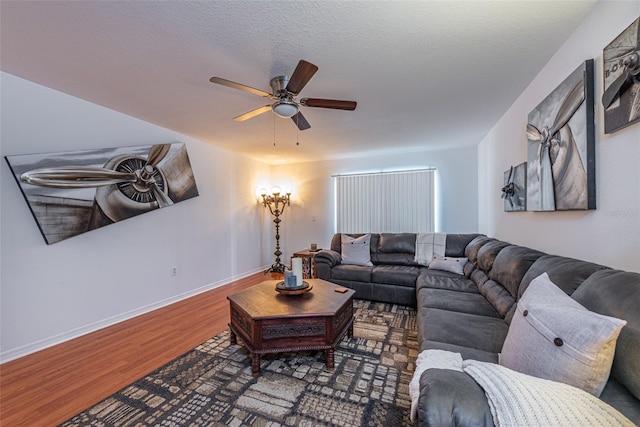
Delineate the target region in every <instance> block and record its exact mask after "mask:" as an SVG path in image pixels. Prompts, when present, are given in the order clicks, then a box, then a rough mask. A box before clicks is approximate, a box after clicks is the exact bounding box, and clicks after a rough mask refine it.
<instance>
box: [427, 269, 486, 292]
mask: <svg viewBox="0 0 640 427" xmlns="http://www.w3.org/2000/svg"><path fill="white" fill-rule="evenodd" d="M422 288H435V289H448V290H451V291H458V292H472V293H476V294H477V293H479V292H480V291H479V290H478V286H476V284H475V283H473V282H472V281H471V280H469V279H467V278H466V277H463V276H460V275H457V274H455V273H449V272H446V271H441V270H427V269H426V268H423V269H422V271H421V273H420V276H418V280H416V290H417V291H418V292H420V289H422Z"/></svg>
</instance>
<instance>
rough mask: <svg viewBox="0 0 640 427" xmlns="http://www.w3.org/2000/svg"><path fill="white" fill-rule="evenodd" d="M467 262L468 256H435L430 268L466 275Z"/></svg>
mask: <svg viewBox="0 0 640 427" xmlns="http://www.w3.org/2000/svg"><path fill="white" fill-rule="evenodd" d="M466 264H467V259H466V258H453V257H439V256H434V257H433V258H432V259H431V262H430V263H429V269H430V270H442V271H450V272H451V273H455V274H460V275H464V266H465V265H466Z"/></svg>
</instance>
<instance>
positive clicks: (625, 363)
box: [315, 233, 640, 426]
mask: <svg viewBox="0 0 640 427" xmlns="http://www.w3.org/2000/svg"><path fill="white" fill-rule="evenodd" d="M354 236H358V235H354ZM415 238H416V235H415V234H412V233H399V234H393V233H392V234H379V235H378V234H373V235H372V238H371V245H370V251H371V261H372V264H373V265H372V266H361V265H345V264H342V263H341V262H340V259H341V256H340V249H341V245H340V234H336V235H335V236H334V237H333V239H332V243H331V249H329V250H324V251H321V252H319V253H318V254H316V256H315V261H316V266H317V275H318V277H319V278H321V279H324V280H328V281H331V282H334V283H338V284H340V285H343V286H347V287H350V288H352V289H354V290H356V298H362V299H368V300H373V301H381V302H388V303H397V304H403V305H409V306H413V307H416V308H417V324H418V341H419V350H420V351H423V350H428V349H436V350H448V351H453V352H457V353H460V354H461V355H462V358H463V359H473V360H479V361H483V362H491V363H497V362H498V353H500V352H501V349H502V346H503V343H504V341H505V338H506V336H507V332H508V330H509V326H510V323H511V320H512V318H513V316H514V313H515V310H516V307H517V302H518V300H519V299H520V298H521V297H522V295H523V293H524V291H525V290H526V289H527V288H528V286H529V284H530V283H531V281H532V280H533V279H535V278H536V277H538V276H540V275H541V274H542V273H545V272H546V273H547V274H548V276H549V278H550V279H551V281H553V283H555V284H556V285H557V286H558V287H560V288H561V289H562V290H563V291H564V292H565V293H566V294H567V295H570V296H571V298H573V299H574V300H575V301H577V302H579V303H580V304H582V305H583V306H584V307H585V308H587V309H588V310H591V311H593V312H596V313H600V314H604V315H607V316H612V317H616V318H619V319H624V320H626V321H627V324H626V326H624V327H623V328H622V331H621V332H620V335H619V337H618V340H617V346H616V350H615V357H614V360H613V366H612V368H611V374H610V376H609V379H608V382H607V383H606V386H605V388H604V391H603V392H602V394H601V395H600V399H601V400H602V401H604V402H606V403H608V404H609V405H611V406H613V407H614V408H616V409H617V410H618V411H620V412H621V413H622V414H624V415H625V416H626V417H627V418H629V419H630V420H631V421H632V422H634V423H636V424H640V274H637V273H631V272H624V271H619V270H613V269H611V268H608V267H605V266H602V265H597V264H593V263H590V262H586V261H581V260H578V259H572V258H566V257H562V256H556V255H548V254H545V253H543V252H540V251H537V250H534V249H530V248H527V247H523V246H518V245H513V244H511V243H508V242H504V241H500V240H497V239H493V238H490V237H487V236H484V235H479V234H448V235H447V239H446V253H445V255H446V256H448V257H466V258H467V260H468V262H467V263H466V265H465V267H464V274H462V275H460V274H455V273H451V272H447V271H441V270H435V269H428V268H426V267H424V266H421V265H419V264H417V263H415V261H414V251H415ZM417 415H418V425H420V426H445V425H446V426H454V425H456V426H493V425H494V423H493V418H492V415H491V411H490V408H489V404H488V402H487V399H486V397H485V394H484V392H483V389H482V388H481V387H480V386H479V385H478V384H477V383H476V382H475V381H474V380H473V378H472V377H471V376H469V375H468V374H467V373H465V372H458V371H453V370H445V369H429V370H426V371H425V372H424V373H423V374H422V376H421V377H420V397H419V401H418V413H417Z"/></svg>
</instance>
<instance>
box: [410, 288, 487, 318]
mask: <svg viewBox="0 0 640 427" xmlns="http://www.w3.org/2000/svg"><path fill="white" fill-rule="evenodd" d="M418 305H419V306H420V307H430V308H439V309H442V310H450V311H459V312H461V313H470V314H478V315H480V316H488V317H498V318H499V317H500V313H498V312H497V311H496V309H495V308H493V306H492V305H491V304H489V302H488V301H487V300H486V299H485V297H483V296H482V295H480V294H474V293H470V292H457V291H450V290H446V289H433V288H424V289H421V290H420V291H419V294H418Z"/></svg>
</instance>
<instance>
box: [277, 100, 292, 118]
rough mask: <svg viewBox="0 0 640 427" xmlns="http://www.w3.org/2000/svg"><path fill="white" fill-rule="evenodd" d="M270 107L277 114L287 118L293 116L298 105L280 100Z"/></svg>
mask: <svg viewBox="0 0 640 427" xmlns="http://www.w3.org/2000/svg"><path fill="white" fill-rule="evenodd" d="M271 109H272V110H273V112H274V113H276V114H277V115H278V116H280V117H283V118H289V117H292V116H294V115H295V114H296V113H297V112H298V106H297V105H296V104H294V103H293V102H287V101H280V102H276V103H275V104H273V105H272V106H271Z"/></svg>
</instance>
